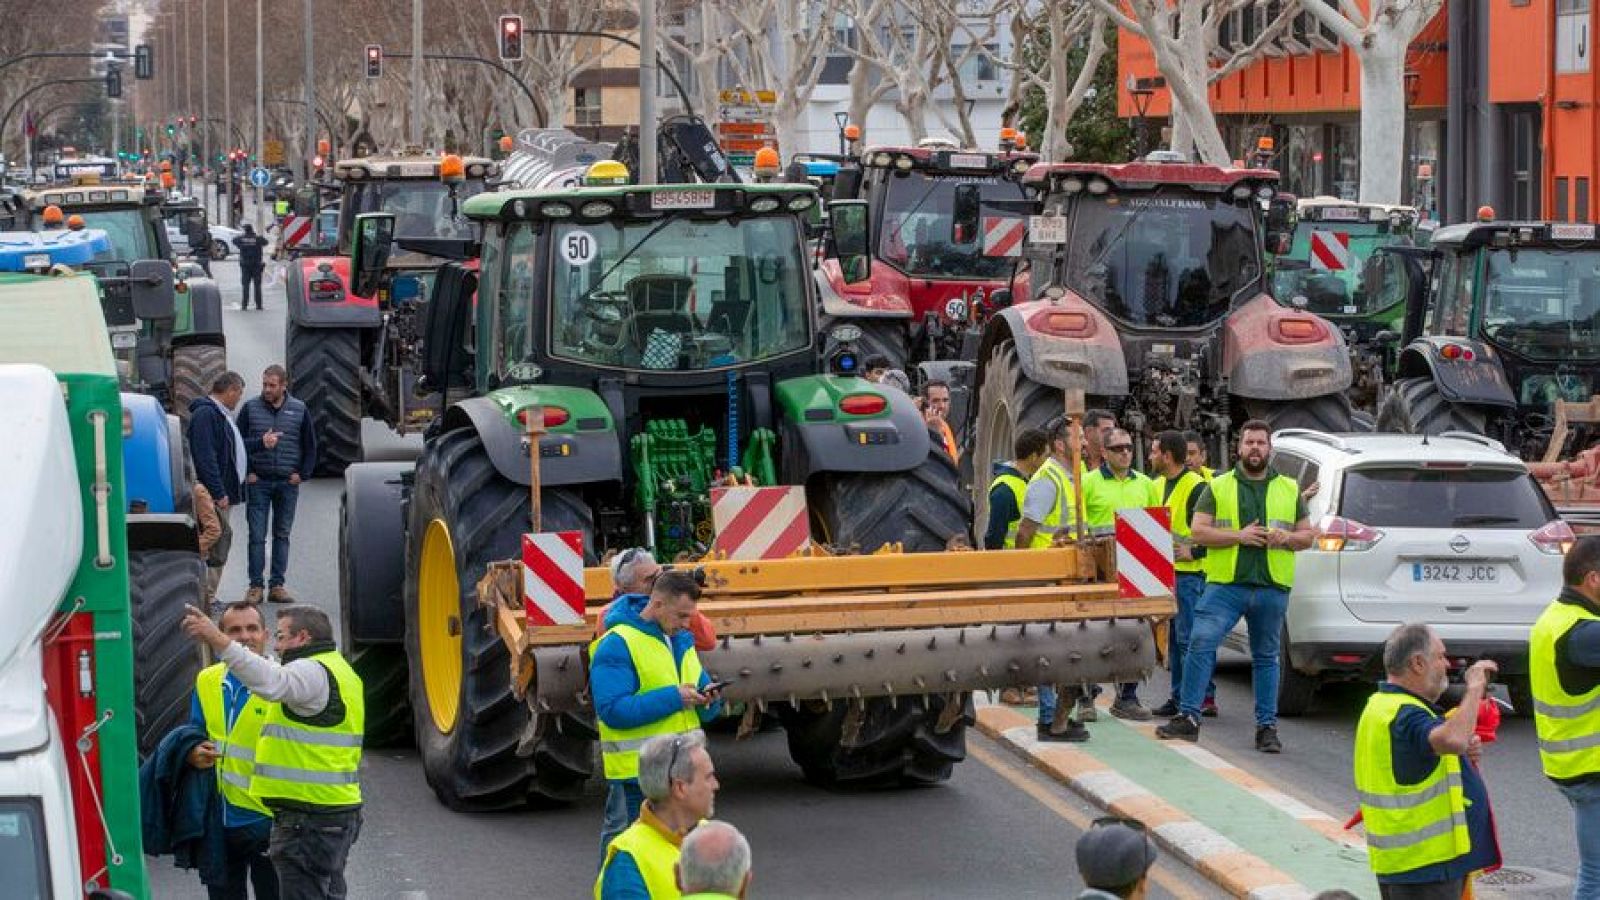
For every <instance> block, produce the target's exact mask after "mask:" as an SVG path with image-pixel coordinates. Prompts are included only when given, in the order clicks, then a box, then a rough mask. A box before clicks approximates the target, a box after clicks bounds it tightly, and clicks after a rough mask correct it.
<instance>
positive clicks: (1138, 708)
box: [1111, 697, 1150, 722]
mask: <svg viewBox="0 0 1600 900" xmlns="http://www.w3.org/2000/svg"><path fill="white" fill-rule="evenodd" d="M1111 714H1112V715H1113V716H1116V717H1117V718H1119V719H1127V720H1129V721H1131V722H1148V721H1150V710H1148V709H1145V708H1144V704H1143V703H1140V702H1139V701H1137V700H1124V699H1122V698H1120V697H1119V698H1117V699H1116V700H1114V701H1112V703H1111Z"/></svg>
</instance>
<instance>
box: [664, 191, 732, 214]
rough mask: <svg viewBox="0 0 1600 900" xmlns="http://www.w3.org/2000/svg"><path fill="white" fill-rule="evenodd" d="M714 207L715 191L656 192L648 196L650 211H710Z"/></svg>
mask: <svg viewBox="0 0 1600 900" xmlns="http://www.w3.org/2000/svg"><path fill="white" fill-rule="evenodd" d="M716 205H717V192H716V191H706V190H678V191H656V192H654V193H652V194H651V195H650V208H651V209H711V208H712V207H714V206H716Z"/></svg>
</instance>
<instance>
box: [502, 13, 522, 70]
mask: <svg viewBox="0 0 1600 900" xmlns="http://www.w3.org/2000/svg"><path fill="white" fill-rule="evenodd" d="M500 58H501V59H502V60H504V61H505V62H516V61H518V60H520V59H522V17H521V16H501V17H500Z"/></svg>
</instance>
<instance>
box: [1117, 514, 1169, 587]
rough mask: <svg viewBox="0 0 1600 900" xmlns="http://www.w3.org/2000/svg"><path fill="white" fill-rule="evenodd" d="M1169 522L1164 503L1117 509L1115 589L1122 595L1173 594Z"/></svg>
mask: <svg viewBox="0 0 1600 900" xmlns="http://www.w3.org/2000/svg"><path fill="white" fill-rule="evenodd" d="M1171 523H1172V513H1171V511H1170V510H1168V509H1167V508H1166V507H1165V506H1152V507H1149V508H1146V509H1124V510H1119V511H1118V512H1117V528H1116V535H1117V537H1116V540H1117V591H1118V593H1119V594H1121V595H1122V596H1123V597H1127V598H1130V599H1133V598H1139V597H1171V596H1174V592H1175V587H1174V585H1176V584H1177V573H1176V572H1175V571H1174V569H1173V565H1172V524H1171Z"/></svg>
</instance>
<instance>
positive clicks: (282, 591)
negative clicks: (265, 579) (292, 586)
mask: <svg viewBox="0 0 1600 900" xmlns="http://www.w3.org/2000/svg"><path fill="white" fill-rule="evenodd" d="M258 590H259V588H258ZM267 602H268V603H293V602H294V595H293V594H291V593H289V589H288V588H286V587H284V586H283V585H281V584H280V585H278V586H277V587H275V588H273V589H272V590H270V591H267Z"/></svg>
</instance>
